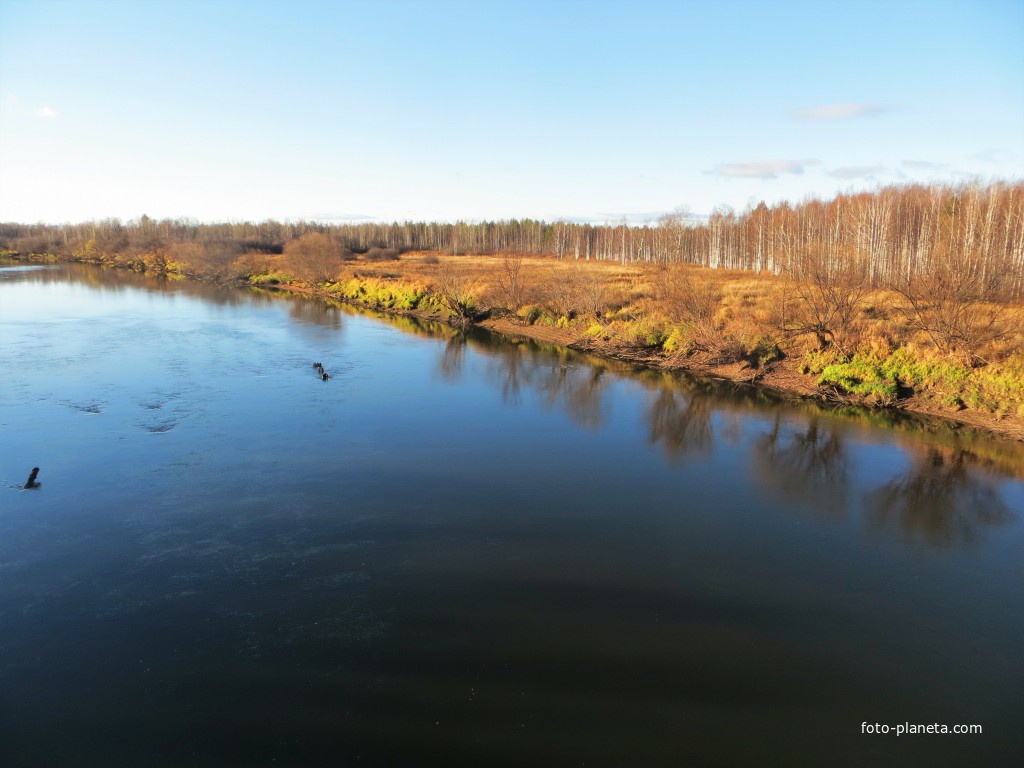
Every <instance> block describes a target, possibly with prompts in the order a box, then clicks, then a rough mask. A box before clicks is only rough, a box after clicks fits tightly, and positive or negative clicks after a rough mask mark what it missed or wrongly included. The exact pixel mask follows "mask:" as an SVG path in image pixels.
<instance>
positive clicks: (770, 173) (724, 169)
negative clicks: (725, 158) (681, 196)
mask: <svg viewBox="0 0 1024 768" xmlns="http://www.w3.org/2000/svg"><path fill="white" fill-rule="evenodd" d="M817 162H818V161H817V160H759V161H756V162H752V163H728V164H724V165H716V166H715V167H714V168H713V169H712V170H710V171H707V173H709V174H710V175H712V176H725V177H726V178H731V179H777V178H779V175H780V174H783V173H791V174H795V175H797V176H799V175H801V174H802V173H803V172H804V169H805V168H806V167H807V166H808V165H815V164H817Z"/></svg>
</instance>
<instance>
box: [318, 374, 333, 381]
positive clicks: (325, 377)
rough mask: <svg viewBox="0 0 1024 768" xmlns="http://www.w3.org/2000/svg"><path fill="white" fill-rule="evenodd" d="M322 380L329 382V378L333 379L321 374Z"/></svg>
mask: <svg viewBox="0 0 1024 768" xmlns="http://www.w3.org/2000/svg"><path fill="white" fill-rule="evenodd" d="M320 378H322V379H323V380H324V381H327V380H328V379H329V378H331V377H330V376H328V375H327V374H326V373H321V374H320Z"/></svg>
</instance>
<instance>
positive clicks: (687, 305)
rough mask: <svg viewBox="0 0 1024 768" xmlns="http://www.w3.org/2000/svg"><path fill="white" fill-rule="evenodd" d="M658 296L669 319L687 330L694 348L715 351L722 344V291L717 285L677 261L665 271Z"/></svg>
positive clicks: (658, 289)
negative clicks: (717, 318) (717, 316)
mask: <svg viewBox="0 0 1024 768" xmlns="http://www.w3.org/2000/svg"><path fill="white" fill-rule="evenodd" d="M657 298H658V299H659V300H660V301H661V303H662V305H663V308H664V311H665V315H666V317H667V318H668V320H669V322H670V323H672V324H673V325H676V326H681V327H683V328H684V329H685V330H686V332H687V335H688V336H689V337H690V344H689V346H690V347H691V348H693V349H702V350H704V351H711V350H713V349H715V348H716V347H717V346H718V336H719V334H718V329H717V327H716V323H715V313H716V312H717V311H718V307H719V305H720V304H721V301H722V293H721V291H720V290H718V287H717V286H716V285H714V284H713V283H711V282H709V281H707V280H698V279H695V277H694V275H693V274H692V270H690V269H687V268H686V267H684V266H682V265H679V264H676V265H673V266H670V267H668V268H666V269H665V270H663V271H662V273H661V280H660V281H659V283H658V286H657Z"/></svg>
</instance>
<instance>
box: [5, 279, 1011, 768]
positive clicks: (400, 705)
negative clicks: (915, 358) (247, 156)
mask: <svg viewBox="0 0 1024 768" xmlns="http://www.w3.org/2000/svg"><path fill="white" fill-rule="evenodd" d="M0 360H2V369H0V370H2V379H0V482H2V487H0V765H4V766H37V765H38V766H43V765H46V766H51V765H52V766H65V765H67V766H179V765H208V766H221V765H224V766H245V765H304V766H305V765H316V766H319V765H331V766H333V765H385V764H387V765H424V764H448V765H453V764H514V765H683V764H694V765H802V764H806V765H868V764H870V765H900V766H904V765H922V766H924V765H927V766H938V765H1013V764H1021V763H1018V762H1017V760H1018V759H1019V758H1021V757H1022V756H1024V725H1022V722H1024V717H1022V716H1024V661H1022V649H1024V589H1022V587H1024V522H1022V515H1024V483H1022V481H1021V478H1022V476H1024V452H1022V450H1021V446H1020V445H1018V444H1013V443H1007V442H1001V441H996V440H990V439H984V438H979V437H977V436H972V435H970V434H965V433H958V432H954V431H951V430H949V429H946V428H945V427H943V426H941V425H937V424H934V423H927V422H913V421H900V422H897V423H894V424H892V425H890V426H888V427H885V426H882V427H880V426H877V425H875V424H873V423H871V419H870V418H865V417H863V416H857V415H856V414H848V413H828V412H824V411H819V410H817V409H815V408H812V407H810V406H802V407H794V406H791V405H780V404H777V403H773V402H771V401H770V400H768V399H767V398H766V397H765V396H763V395H759V394H757V393H756V392H752V391H749V390H736V389H730V388H722V387H715V386H712V385H709V384H706V383H705V384H699V383H695V382H689V381H687V380H684V379H679V378H675V377H671V376H667V375H663V374H656V373H651V372H647V373H642V372H634V371H630V370H628V369H626V368H624V367H618V366H615V365H611V364H608V363H600V362H598V361H593V360H587V359H585V358H582V357H579V356H576V355H572V354H570V353H565V352H562V353H558V352H556V351H552V350H545V349H542V348H539V347H537V346H535V345H532V344H526V343H509V342H507V341H505V342H503V341H501V340H496V339H491V338H489V337H484V336H482V335H477V334H471V335H469V336H461V335H458V334H455V333H454V332H453V331H451V330H449V329H445V328H443V327H440V326H439V327H436V328H432V327H429V326H425V325H423V324H415V323H412V322H411V321H408V320H394V321H390V322H387V321H381V320H379V319H375V318H371V317H367V316H365V315H360V314H357V313H354V312H352V311H346V310H344V309H341V308H337V307H329V306H325V305H323V304H321V303H318V302H314V301H303V300H296V299H291V298H281V297H272V296H268V295H259V294H256V293H252V292H245V291H240V290H228V289H219V288H213V287H210V286H203V285H197V284H192V283H180V282H164V281H161V280H158V279H155V278H144V277H141V276H137V275H131V274H126V273H124V272H117V273H114V272H107V271H103V270H100V269H98V268H84V267H82V268H68V267H50V268H35V269H24V268H18V269H3V270H0ZM317 360H318V361H322V362H323V363H324V365H325V366H326V368H327V370H328V372H329V373H331V374H332V376H333V378H332V379H331V380H330V381H328V382H322V381H320V380H319V379H318V378H317V377H316V375H315V373H314V371H313V369H312V367H311V363H312V362H313V361H317ZM872 418H874V419H875V420H876V421H877V420H879V418H880V417H877V416H876V417H872ZM37 465H38V466H40V467H41V468H42V470H41V473H40V476H39V478H40V480H41V481H42V483H43V484H42V487H41V488H39V489H36V490H31V491H23V490H19V489H18V487H19V486H20V484H21V483H23V482H24V481H25V479H26V477H27V475H28V472H29V470H30V469H31V468H32V467H33V466H37ZM865 721H866V722H868V723H871V724H874V723H881V724H891V725H893V726H895V725H896V724H902V723H905V722H908V721H909V722H910V723H912V724H918V723H920V724H931V723H939V724H940V725H949V726H953V725H957V724H977V725H981V726H982V727H983V733H982V734H981V735H977V734H975V735H903V736H896V735H895V733H889V734H887V735H880V734H879V735H866V734H862V723H863V722H865Z"/></svg>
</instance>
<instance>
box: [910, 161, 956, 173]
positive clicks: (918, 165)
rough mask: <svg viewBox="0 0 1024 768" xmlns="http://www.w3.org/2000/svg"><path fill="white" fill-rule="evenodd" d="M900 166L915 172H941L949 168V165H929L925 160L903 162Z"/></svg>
mask: <svg viewBox="0 0 1024 768" xmlns="http://www.w3.org/2000/svg"><path fill="white" fill-rule="evenodd" d="M901 165H902V166H903V167H904V168H911V169H913V170H915V171H941V170H942V169H943V168H948V167H949V163H931V162H929V161H927V160H904V161H903V162H902V163H901Z"/></svg>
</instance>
